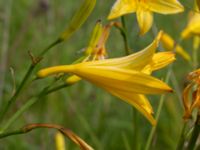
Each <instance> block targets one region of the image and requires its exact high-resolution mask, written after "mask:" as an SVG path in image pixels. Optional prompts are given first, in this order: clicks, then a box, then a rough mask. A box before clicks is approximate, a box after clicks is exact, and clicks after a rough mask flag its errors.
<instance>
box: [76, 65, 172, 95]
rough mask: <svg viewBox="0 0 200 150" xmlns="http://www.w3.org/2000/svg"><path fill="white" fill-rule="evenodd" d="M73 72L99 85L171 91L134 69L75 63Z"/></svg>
mask: <svg viewBox="0 0 200 150" xmlns="http://www.w3.org/2000/svg"><path fill="white" fill-rule="evenodd" d="M73 73H74V74H76V75H78V76H80V77H81V78H84V79H86V80H88V81H90V82H92V83H93V84H96V85H97V86H100V87H101V86H107V87H108V88H113V89H120V90H122V91H129V92H134V93H142V94H159V93H166V92H172V89H171V88H170V87H169V86H168V85H166V84H165V83H163V82H162V81H161V80H158V79H156V78H154V77H151V76H149V75H146V74H144V73H142V72H138V71H134V70H126V69H119V68H114V67H103V66H102V67H100V66H98V67H97V66H78V65H77V69H75V70H74V71H73Z"/></svg>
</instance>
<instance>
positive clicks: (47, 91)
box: [1, 84, 71, 132]
mask: <svg viewBox="0 0 200 150" xmlns="http://www.w3.org/2000/svg"><path fill="white" fill-rule="evenodd" d="M70 85H71V84H62V85H60V86H57V87H54V88H52V89H49V86H47V87H46V88H44V89H43V90H42V91H41V92H40V93H39V94H38V95H36V96H33V97H31V98H30V99H29V100H28V101H27V102H26V103H25V104H24V105H23V106H22V107H21V108H20V109H19V110H18V111H17V112H16V113H15V114H14V115H13V116H12V117H11V118H9V120H8V121H7V122H6V124H5V125H4V126H3V127H2V129H1V132H3V131H5V130H6V129H8V128H9V127H10V125H11V124H12V123H13V122H15V121H16V120H17V119H18V118H19V117H20V116H21V115H22V114H23V113H24V112H25V111H26V110H27V109H28V108H29V107H31V106H32V105H33V104H35V103H36V102H37V101H38V100H40V98H41V97H43V96H46V95H48V94H50V93H53V92H55V91H58V90H60V89H63V88H65V87H67V86H70Z"/></svg>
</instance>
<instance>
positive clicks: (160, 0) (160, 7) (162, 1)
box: [148, 0, 184, 14]
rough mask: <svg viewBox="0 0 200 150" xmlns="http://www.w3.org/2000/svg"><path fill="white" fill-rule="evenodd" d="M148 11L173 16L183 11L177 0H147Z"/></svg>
mask: <svg viewBox="0 0 200 150" xmlns="http://www.w3.org/2000/svg"><path fill="white" fill-rule="evenodd" d="M148 5H149V9H150V10H151V11H153V12H157V13H160V14H174V13H179V12H183V11H184V7H183V6H182V5H181V4H180V3H179V1H178V0H149V2H148Z"/></svg>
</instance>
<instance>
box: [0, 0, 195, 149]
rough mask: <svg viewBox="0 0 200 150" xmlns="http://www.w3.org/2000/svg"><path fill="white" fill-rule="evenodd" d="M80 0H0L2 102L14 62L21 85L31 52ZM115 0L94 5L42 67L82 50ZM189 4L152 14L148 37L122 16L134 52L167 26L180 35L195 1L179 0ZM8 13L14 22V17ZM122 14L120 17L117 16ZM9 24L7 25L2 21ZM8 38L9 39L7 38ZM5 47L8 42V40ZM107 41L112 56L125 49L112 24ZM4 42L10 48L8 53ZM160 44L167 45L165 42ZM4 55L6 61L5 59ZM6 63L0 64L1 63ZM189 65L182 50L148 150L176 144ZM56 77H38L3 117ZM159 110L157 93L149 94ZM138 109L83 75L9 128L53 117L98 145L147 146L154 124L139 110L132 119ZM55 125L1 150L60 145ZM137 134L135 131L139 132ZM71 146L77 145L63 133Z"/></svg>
mask: <svg viewBox="0 0 200 150" xmlns="http://www.w3.org/2000/svg"><path fill="white" fill-rule="evenodd" d="M82 1H83V0H79V1H78V0H76V1H72V0H67V1H66V0H18V1H14V0H6V1H5V0H1V1H0V52H1V53H0V59H1V62H3V63H4V64H5V65H6V68H5V70H4V71H3V72H1V76H3V75H4V76H5V82H4V85H3V97H2V99H0V101H1V103H0V104H1V107H2V106H3V102H5V101H6V100H8V99H9V97H10V96H11V95H12V91H13V79H12V75H11V72H10V69H9V68H12V69H13V70H14V78H15V80H16V85H19V83H20V81H21V79H22V78H23V76H24V74H25V72H26V70H27V68H28V66H29V64H30V58H29V56H28V53H27V52H28V51H31V52H32V53H33V54H34V55H37V54H38V53H39V52H40V51H41V49H43V48H44V47H46V46H47V45H48V44H49V43H50V42H52V41H54V40H55V39H56V38H57V37H58V36H59V34H60V33H61V32H63V31H64V29H65V28H66V26H67V24H68V23H69V21H70V19H71V17H72V15H73V13H74V12H75V11H76V10H77V8H78V7H79V5H80V3H81V2H82ZM114 2H115V0H109V1H108V0H97V5H96V7H95V9H94V11H93V13H92V15H91V16H90V17H89V19H88V20H87V21H86V23H85V24H84V25H83V26H82V27H81V29H80V30H78V31H77V32H76V33H75V34H74V35H73V36H72V37H71V39H70V40H69V41H67V42H63V43H61V44H60V45H58V46H56V47H54V48H53V49H52V50H51V51H50V52H49V53H48V54H47V55H46V56H45V58H44V59H43V60H42V62H41V64H40V65H39V66H38V69H39V68H42V67H47V66H52V65H60V64H70V63H71V62H73V61H74V60H76V59H77V58H79V57H80V56H81V55H82V51H81V50H82V49H83V48H85V47H86V46H87V44H88V40H89V37H90V35H91V32H92V29H93V27H94V25H95V23H96V21H97V20H99V19H101V20H102V22H103V23H104V24H106V23H108V20H107V19H106V17H107V15H108V13H109V11H110V8H111V7H112V4H113V3H114ZM180 2H181V3H182V4H183V5H184V6H186V7H185V9H186V11H185V12H184V13H181V14H176V15H168V16H164V15H159V14H154V26H153V28H152V30H151V31H150V32H149V33H147V34H146V35H145V36H142V37H140V36H139V35H138V33H139V29H138V26H137V21H136V18H135V14H130V15H126V16H125V20H126V22H127V28H128V38H129V46H130V47H131V49H133V51H134V52H136V51H138V50H141V49H143V48H145V47H146V46H147V45H148V44H149V43H150V42H151V41H152V40H153V39H154V37H155V33H156V32H157V31H158V30H160V29H163V30H164V31H166V32H167V33H169V34H170V35H171V36H172V37H173V38H175V39H176V40H178V38H179V37H180V32H181V31H182V29H183V28H184V27H185V25H186V23H187V14H188V12H189V10H190V9H192V7H193V2H192V1H189V0H185V1H180ZM9 13H10V14H9ZM9 20H10V21H9ZM118 21H120V19H118ZM5 24H6V25H5ZM6 39H7V40H6ZM191 42H192V41H186V42H184V43H183V47H184V48H185V49H186V50H187V52H188V53H190V54H191V47H192V46H191V45H192V44H191ZM6 45H7V47H6V48H5V47H4V46H6ZM106 48H107V50H108V55H109V57H116V56H124V55H125V50H124V44H123V40H122V36H121V35H120V32H119V31H118V30H117V29H116V28H112V30H111V34H110V37H109V40H108V42H107V45H106ZM3 49H4V50H6V51H5V53H4V52H3ZM161 50H162V48H161ZM3 58H4V59H5V60H4V61H2V59H3ZM1 65H2V64H1ZM191 70H192V67H191V66H190V65H189V63H188V62H186V61H185V60H183V59H182V58H181V57H180V56H178V55H177V61H176V62H175V63H174V65H173V73H172V75H171V77H170V83H169V85H170V86H172V87H173V89H174V93H173V94H167V95H166V97H165V102H164V106H163V108H162V112H161V116H160V119H159V122H158V126H157V129H156V133H155V135H154V138H153V143H152V146H151V149H162V150H171V149H175V148H176V146H177V143H178V140H179V137H180V132H181V129H182V126H183V120H182V115H183V107H182V102H181V91H182V89H183V88H184V86H185V84H186V82H187V80H186V78H185V77H186V75H187V73H188V72H190V71H191ZM166 72H167V68H165V69H163V70H161V71H157V72H155V73H154V75H155V76H157V77H159V78H160V79H164V78H165V76H166ZM52 80H53V78H48V79H44V80H39V81H36V82H34V83H33V84H31V85H30V86H29V87H28V88H26V89H25V90H24V91H23V94H21V96H20V97H19V98H18V100H17V102H16V104H15V105H13V106H12V107H11V109H10V111H9V113H8V114H7V116H6V117H5V119H4V121H5V122H6V119H7V118H9V117H10V116H12V114H14V113H15V112H16V110H18V109H19V108H20V107H21V106H22V105H23V104H24V103H25V102H26V101H27V100H28V97H29V96H30V95H33V94H35V93H37V92H38V91H40V90H41V89H42V88H44V87H45V86H46V85H48V84H49V83H50V82H51V81H52ZM149 98H150V101H151V103H152V104H153V107H154V110H155V112H156V110H157V107H158V104H159V99H160V96H150V97H149ZM134 120H135V119H134V115H133V108H132V107H131V106H130V105H128V104H126V103H124V102H122V101H121V100H119V99H118V98H115V97H113V96H111V95H110V94H108V93H107V92H106V91H103V90H102V89H99V88H96V87H95V86H94V85H91V84H90V83H88V82H86V81H81V82H79V83H77V84H76V85H73V86H71V87H69V88H66V89H62V90H60V91H57V92H55V93H53V94H50V95H48V96H47V97H44V98H42V99H41V100H40V101H39V102H38V103H36V104H35V105H33V106H32V107H31V108H30V109H29V110H28V111H26V112H25V113H24V114H23V115H22V116H21V117H20V118H19V119H18V120H17V121H16V122H15V123H14V124H12V126H11V127H10V128H9V130H14V129H18V128H20V127H22V126H23V125H25V124H29V123H55V124H60V125H62V126H64V127H67V128H70V129H72V131H74V132H75V133H76V134H77V135H79V136H80V137H81V138H83V139H84V140H85V141H86V142H87V143H88V144H90V145H91V146H92V147H94V148H95V149H98V150H99V149H105V150H129V149H136V145H139V149H143V148H144V145H145V144H146V141H147V138H148V135H149V132H150V129H151V125H150V123H149V122H148V121H147V120H146V119H145V118H144V117H143V116H142V115H140V114H138V117H137V120H138V123H137V124H138V125H137V126H135V123H134ZM55 133H56V132H55V130H52V129H38V130H34V131H32V132H30V133H27V134H24V135H16V136H10V137H7V138H4V139H0V149H2V150H11V149H12V150H27V149H29V150H35V149H44V150H46V149H48V150H51V149H52V150H53V149H55V141H54V136H55ZM136 135H137V136H136ZM66 147H67V149H69V150H71V149H78V147H77V146H76V145H74V144H73V143H72V142H71V141H69V140H68V139H66Z"/></svg>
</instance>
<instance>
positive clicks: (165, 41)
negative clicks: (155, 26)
mask: <svg viewBox="0 0 200 150" xmlns="http://www.w3.org/2000/svg"><path fill="white" fill-rule="evenodd" d="M161 43H162V45H163V47H164V48H165V49H166V50H168V51H173V50H175V51H176V52H177V53H178V54H180V55H181V56H182V57H183V58H184V59H186V60H188V61H189V60H190V59H191V58H190V55H189V54H188V53H187V52H186V51H185V50H184V49H183V48H182V47H181V46H180V45H179V44H176V43H175V41H174V40H173V39H172V37H170V35H168V34H167V33H163V36H162V37H161Z"/></svg>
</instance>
